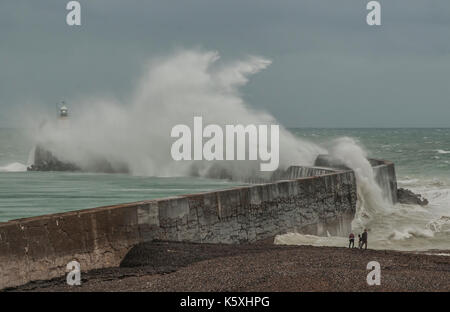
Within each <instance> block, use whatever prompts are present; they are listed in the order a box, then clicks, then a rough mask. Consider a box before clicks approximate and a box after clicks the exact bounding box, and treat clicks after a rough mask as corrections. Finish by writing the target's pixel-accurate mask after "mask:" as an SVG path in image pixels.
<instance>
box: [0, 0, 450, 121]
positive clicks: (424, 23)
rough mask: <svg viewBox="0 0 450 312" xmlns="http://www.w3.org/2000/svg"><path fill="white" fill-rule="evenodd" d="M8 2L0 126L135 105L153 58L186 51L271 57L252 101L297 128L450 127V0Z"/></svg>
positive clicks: (248, 92) (2, 14) (249, 90)
mask: <svg viewBox="0 0 450 312" xmlns="http://www.w3.org/2000/svg"><path fill="white" fill-rule="evenodd" d="M67 2H68V1H65V0H64V1H62V0H58V1H56V0H40V1H34V0H5V1H1V3H0V127H2V126H22V124H21V122H20V118H15V115H16V113H17V112H18V111H23V110H26V109H30V108H32V109H33V110H37V111H39V110H41V111H46V110H47V111H51V110H52V109H53V108H54V105H55V103H56V102H57V101H59V100H61V99H66V101H68V102H71V101H76V100H77V99H80V98H86V97H90V96H96V95H101V96H105V95H106V96H111V97H114V98H118V99H126V98H127V96H129V94H130V93H131V92H132V91H133V88H134V86H135V84H136V83H137V81H138V79H139V77H140V75H141V74H142V72H143V65H144V64H145V63H146V60H148V59H150V58H153V57H159V56H163V55H165V54H167V53H171V52H173V51H174V50H176V49H178V48H184V49H190V48H197V49H198V48H201V49H205V50H217V51H219V52H220V54H221V55H222V57H223V58H225V59H228V58H229V59H235V58H240V57H245V56H246V55H248V54H252V55H261V56H263V57H266V58H268V59H270V60H272V65H271V66H270V67H269V68H268V69H266V70H265V71H263V72H261V73H260V74H258V75H256V76H254V77H252V78H251V81H250V83H249V84H248V85H247V86H246V87H245V88H244V90H243V94H244V97H245V99H246V100H247V101H248V102H249V103H250V105H252V106H253V107H255V108H261V109H265V110H268V111H269V112H271V113H272V114H273V115H274V116H275V117H276V118H278V119H279V120H280V122H281V123H283V124H284V125H286V126H289V127H296V126H298V127H415V126H417V127H432V126H436V127H446V126H447V127H448V126H450V122H449V118H448V117H449V116H450V88H449V82H450V41H449V40H448V38H449V35H450V2H449V1H448V0H434V1H423V0H396V1H386V0H384V1H380V2H381V6H382V17H381V20H382V25H381V26H372V27H370V26H368V25H367V24H366V23H365V18H366V14H367V11H366V8H365V6H366V3H367V2H368V1H365V0H359V1H355V0H340V1H335V0H308V1H301V0H297V1H288V0H277V1H275V0H271V1H268V0H251V1H250V0H189V1H186V0H183V1H182V0H180V1H174V0H159V1H144V0H140V1H139V0H128V1H119V0H80V1H79V2H80V3H81V8H82V25H81V26H79V27H69V26H67V25H66V23H65V18H66V14H67V11H66V9H65V6H66V3H67Z"/></svg>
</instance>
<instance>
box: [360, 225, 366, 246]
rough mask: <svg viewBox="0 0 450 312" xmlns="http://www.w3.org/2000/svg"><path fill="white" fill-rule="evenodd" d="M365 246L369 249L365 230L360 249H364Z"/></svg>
mask: <svg viewBox="0 0 450 312" xmlns="http://www.w3.org/2000/svg"><path fill="white" fill-rule="evenodd" d="M363 246H364V247H365V249H367V229H364V232H363V233H362V235H361V246H360V247H359V248H361V249H362V248H363Z"/></svg>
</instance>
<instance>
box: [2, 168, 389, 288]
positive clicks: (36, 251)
mask: <svg viewBox="0 0 450 312" xmlns="http://www.w3.org/2000/svg"><path fill="white" fill-rule="evenodd" d="M379 166H380V167H379V169H377V170H380V172H381V171H384V170H386V171H389V170H391V169H390V168H392V170H393V164H391V163H385V164H381V165H379ZM394 177H395V175H394ZM284 178H285V179H287V180H283V179H282V180H279V181H275V182H271V183H265V184H258V185H250V186H245V187H239V188H232V189H227V190H220V191H215V192H208V193H200V194H191V195H184V196H176V197H170V198H162V199H158V200H150V201H142V202H136V203H129V204H123V205H116V206H109V207H99V208H93V209H87V210H81V211H74V212H68V213H61V214H52V215H46V216H39V217H33V218H26V219H19V220H13V221H10V222H6V223H0V289H1V288H5V287H13V286H18V285H22V284H25V283H27V282H29V281H33V280H43V279H51V278H54V277H59V276H62V275H64V274H65V273H66V265H67V263H69V262H70V261H72V260H76V261H78V262H79V263H80V264H81V270H82V271H86V270H91V269H96V268H106V267H114V266H118V265H119V264H120V262H121V260H122V259H123V258H124V257H125V255H126V254H127V252H128V251H129V250H130V249H131V248H132V247H133V246H134V245H136V244H137V243H140V242H149V241H153V240H166V241H186V242H203V243H243V242H253V241H257V240H260V239H264V238H268V237H272V236H274V235H277V234H282V233H286V232H293V231H295V232H300V233H307V234H315V235H327V233H330V234H331V235H347V234H348V232H349V230H350V227H351V221H352V219H353V217H354V214H355V209H356V201H357V192H356V179H355V175H354V173H353V171H351V170H341V169H332V168H315V167H312V168H304V167H295V166H294V167H290V168H289V169H288V170H287V171H286V172H285V175H284ZM390 185H393V184H390ZM395 191H396V190H395Z"/></svg>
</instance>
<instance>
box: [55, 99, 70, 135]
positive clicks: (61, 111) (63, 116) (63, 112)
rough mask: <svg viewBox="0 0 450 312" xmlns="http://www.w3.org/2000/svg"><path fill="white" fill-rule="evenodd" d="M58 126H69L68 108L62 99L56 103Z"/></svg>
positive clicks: (65, 127) (62, 127)
mask: <svg viewBox="0 0 450 312" xmlns="http://www.w3.org/2000/svg"><path fill="white" fill-rule="evenodd" d="M58 127H59V128H60V129H61V130H62V129H67V128H68V127H69V109H68V108H67V106H66V103H65V102H64V101H62V102H61V105H58Z"/></svg>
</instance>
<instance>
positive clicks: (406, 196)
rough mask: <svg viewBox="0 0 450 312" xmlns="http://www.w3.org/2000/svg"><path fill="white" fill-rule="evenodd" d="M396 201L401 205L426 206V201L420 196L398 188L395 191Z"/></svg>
mask: <svg viewBox="0 0 450 312" xmlns="http://www.w3.org/2000/svg"><path fill="white" fill-rule="evenodd" d="M397 200H398V202H399V203H401V204H408V205H420V206H426V205H428V200H427V199H426V198H424V197H422V195H420V194H415V193H414V192H412V191H411V190H408V189H404V188H399V189H398V190H397Z"/></svg>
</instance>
